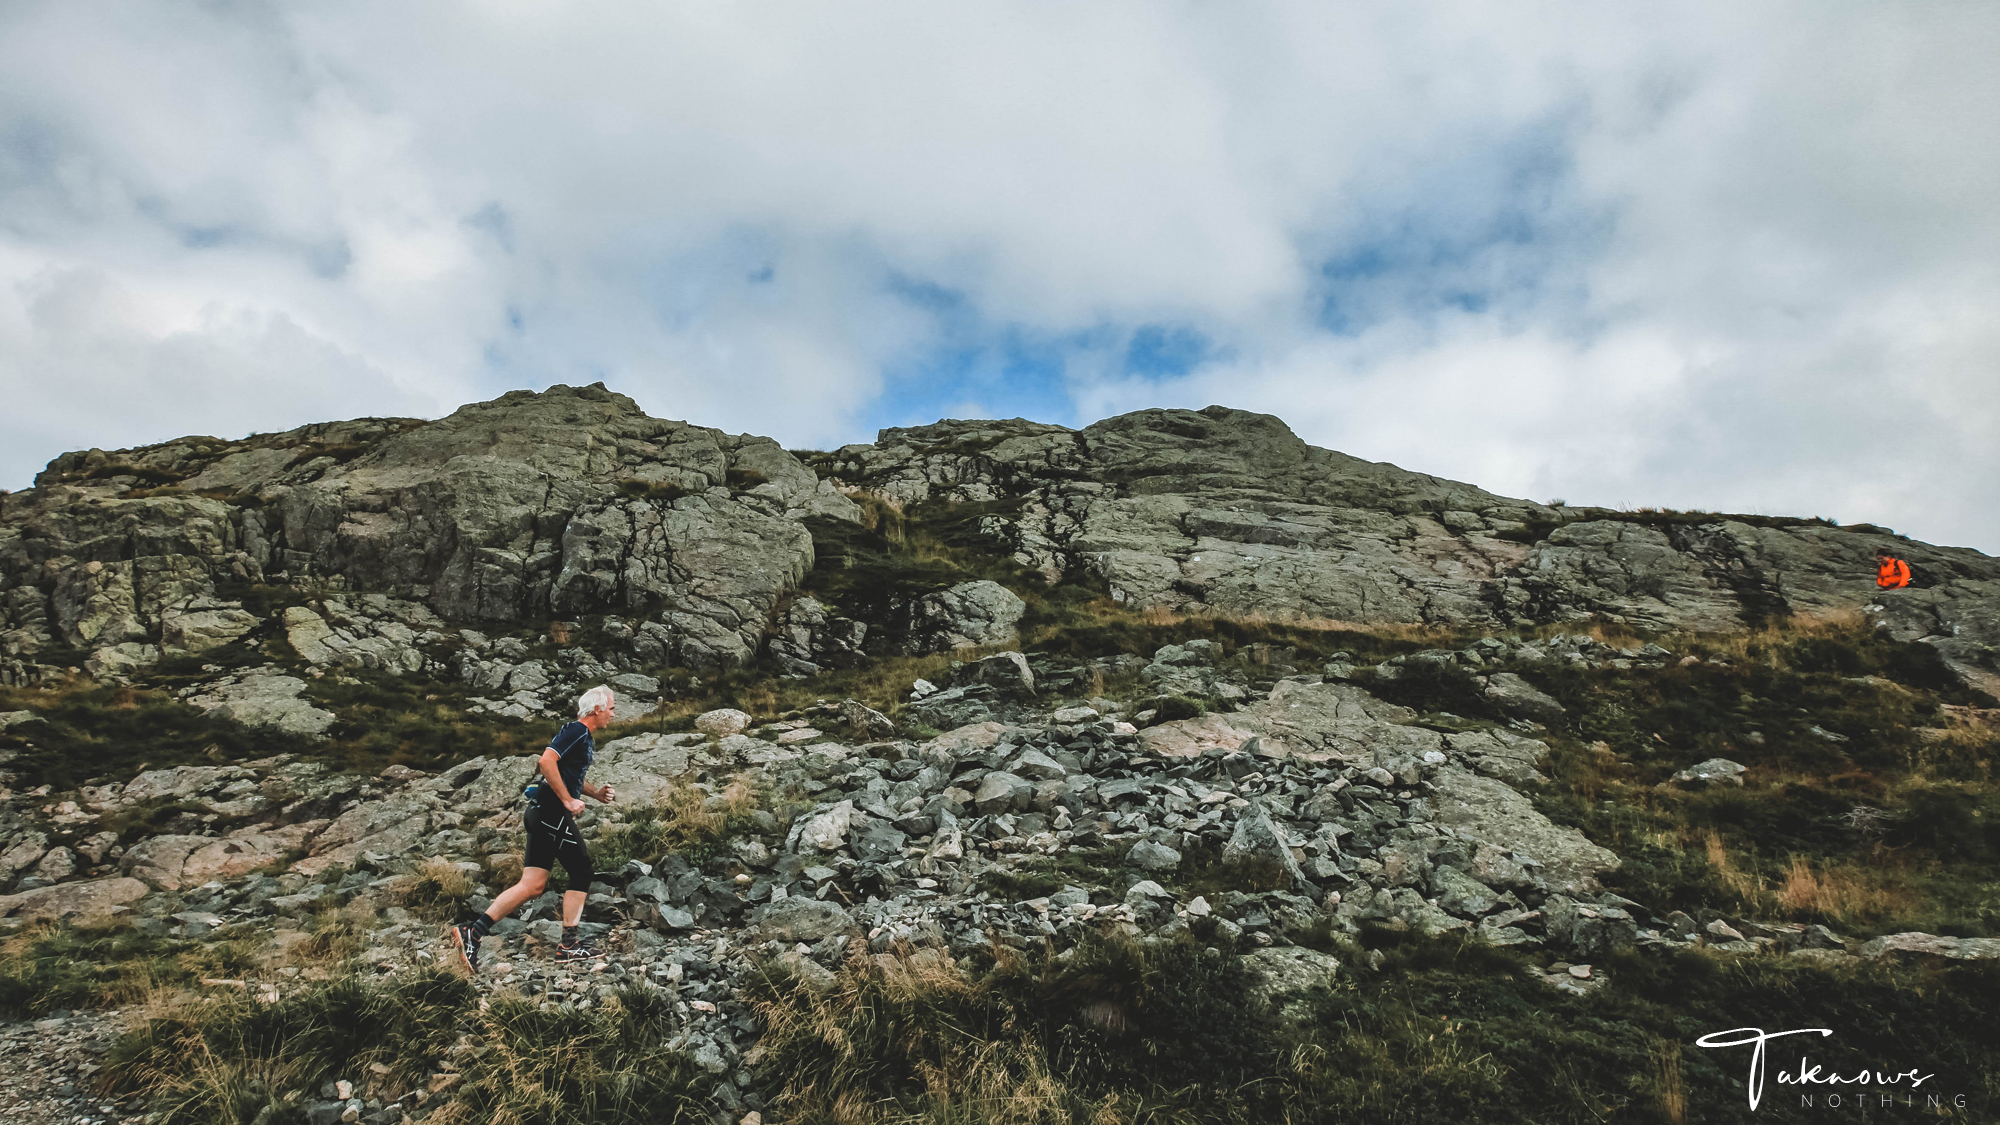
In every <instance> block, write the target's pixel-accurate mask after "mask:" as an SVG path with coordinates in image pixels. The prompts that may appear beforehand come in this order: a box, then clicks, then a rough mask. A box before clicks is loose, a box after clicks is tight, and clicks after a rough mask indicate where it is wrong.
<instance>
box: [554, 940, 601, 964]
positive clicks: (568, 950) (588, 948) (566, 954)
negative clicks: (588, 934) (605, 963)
mask: <svg viewBox="0 0 2000 1125" xmlns="http://www.w3.org/2000/svg"><path fill="white" fill-rule="evenodd" d="M602 956H604V951H603V950H602V949H599V948H597V947H596V946H594V945H592V944H590V943H589V942H587V941H585V940H583V939H582V938H578V939H576V941H575V942H564V943H562V944H561V945H558V946H556V960H558V961H595V960H597V959H598V958H599V957H602Z"/></svg>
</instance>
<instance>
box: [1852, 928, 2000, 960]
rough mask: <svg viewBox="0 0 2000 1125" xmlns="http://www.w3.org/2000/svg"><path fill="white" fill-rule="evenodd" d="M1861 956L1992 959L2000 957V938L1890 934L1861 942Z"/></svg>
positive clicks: (1908, 958) (1909, 958)
mask: <svg viewBox="0 0 2000 1125" xmlns="http://www.w3.org/2000/svg"><path fill="white" fill-rule="evenodd" d="M1861 956H1862V957H1865V958H1867V959H1868V960H1870V961H1879V960H1881V959H1883V958H1885V957H1888V958H1895V959H1899V960H1919V959H1923V958H1931V957H1936V958H1942V959H1944V960H1947V961H1992V960H1996V959H2000V938H1958V937H1940V936H1938V935H1937V934H1926V933H1917V932H1912V933H1903V934H1889V935H1887V936H1886V937H1878V938H1875V939H1873V940H1872V941H1867V942H1864V943H1862V946H1861Z"/></svg>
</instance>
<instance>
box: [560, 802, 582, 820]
mask: <svg viewBox="0 0 2000 1125" xmlns="http://www.w3.org/2000/svg"><path fill="white" fill-rule="evenodd" d="M563 808H566V809H568V810H569V814H570V815H571V816H582V815H583V802H582V801H579V800H577V799H576V798H575V797H571V798H569V799H568V800H565V801H564V802H563Z"/></svg>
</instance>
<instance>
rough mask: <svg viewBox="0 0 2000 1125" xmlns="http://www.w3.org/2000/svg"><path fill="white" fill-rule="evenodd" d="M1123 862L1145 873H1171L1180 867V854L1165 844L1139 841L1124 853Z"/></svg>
mask: <svg viewBox="0 0 2000 1125" xmlns="http://www.w3.org/2000/svg"><path fill="white" fill-rule="evenodd" d="M1125 862H1127V863H1129V864H1131V865H1132V866H1134V867H1137V868H1141V869H1143V870H1146V871H1172V870H1173V869H1174V868H1176V867H1179V866H1180V865H1181V853H1180V852H1178V851H1175V850H1174V849H1173V848H1170V847H1168V846H1167V845H1165V844H1159V843H1155V842H1153V841H1152V840H1141V841H1139V842H1138V843H1136V844H1133V845H1132V848H1131V850H1130V851H1127V852H1126V853H1125Z"/></svg>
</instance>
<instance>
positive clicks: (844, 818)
mask: <svg viewBox="0 0 2000 1125" xmlns="http://www.w3.org/2000/svg"><path fill="white" fill-rule="evenodd" d="M853 822H854V802H853V801H842V802H840V803H839V804H836V805H834V806H833V807H831V808H829V809H826V810H825V811H823V812H819V813H815V814H813V815H812V816H810V817H807V818H806V819H805V820H803V821H800V822H799V825H798V828H797V829H796V831H797V833H798V841H797V843H798V846H799V847H801V848H817V849H818V850H820V851H823V852H831V851H838V850H839V849H841V848H843V847H845V846H847V832H848V828H849V827H850V826H851V825H852V824H853Z"/></svg>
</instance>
